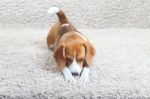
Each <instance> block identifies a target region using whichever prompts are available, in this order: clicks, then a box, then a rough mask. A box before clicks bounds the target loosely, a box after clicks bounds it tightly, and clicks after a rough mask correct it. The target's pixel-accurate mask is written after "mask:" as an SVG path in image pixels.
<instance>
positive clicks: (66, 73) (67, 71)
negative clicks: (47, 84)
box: [63, 67, 76, 83]
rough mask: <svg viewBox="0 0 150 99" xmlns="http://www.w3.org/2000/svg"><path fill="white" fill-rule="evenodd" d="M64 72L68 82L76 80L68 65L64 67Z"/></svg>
mask: <svg viewBox="0 0 150 99" xmlns="http://www.w3.org/2000/svg"><path fill="white" fill-rule="evenodd" d="M63 74H64V78H65V80H66V81H67V82H70V83H75V82H76V80H75V78H74V77H73V76H72V74H71V72H70V70H69V69H68V68H67V67H65V68H64V69H63Z"/></svg>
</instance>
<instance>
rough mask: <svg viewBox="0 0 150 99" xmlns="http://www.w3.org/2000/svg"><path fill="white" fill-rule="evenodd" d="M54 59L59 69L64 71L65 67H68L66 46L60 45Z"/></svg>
mask: <svg viewBox="0 0 150 99" xmlns="http://www.w3.org/2000/svg"><path fill="white" fill-rule="evenodd" d="M54 58H55V61H56V64H57V68H58V69H59V70H62V69H63V67H65V65H66V59H65V45H64V44H60V45H59V46H58V47H57V49H56V50H55V51H54Z"/></svg>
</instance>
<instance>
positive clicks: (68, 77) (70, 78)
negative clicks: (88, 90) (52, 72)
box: [65, 75, 76, 83]
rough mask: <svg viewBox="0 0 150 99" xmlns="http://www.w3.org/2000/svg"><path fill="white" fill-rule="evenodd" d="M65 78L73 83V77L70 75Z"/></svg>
mask: <svg viewBox="0 0 150 99" xmlns="http://www.w3.org/2000/svg"><path fill="white" fill-rule="evenodd" d="M65 80H66V81H67V82H70V83H75V82H76V80H75V78H74V77H73V76H72V75H71V76H65Z"/></svg>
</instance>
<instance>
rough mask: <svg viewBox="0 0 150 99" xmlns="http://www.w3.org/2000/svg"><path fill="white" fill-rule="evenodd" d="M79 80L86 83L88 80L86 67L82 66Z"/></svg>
mask: <svg viewBox="0 0 150 99" xmlns="http://www.w3.org/2000/svg"><path fill="white" fill-rule="evenodd" d="M80 81H81V82H82V83H88V82H89V68H87V67H84V68H83V71H82V74H81V77H80Z"/></svg>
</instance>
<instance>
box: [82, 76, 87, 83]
mask: <svg viewBox="0 0 150 99" xmlns="http://www.w3.org/2000/svg"><path fill="white" fill-rule="evenodd" d="M80 81H81V82H82V83H88V82H89V78H88V77H86V76H81V77H80Z"/></svg>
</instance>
